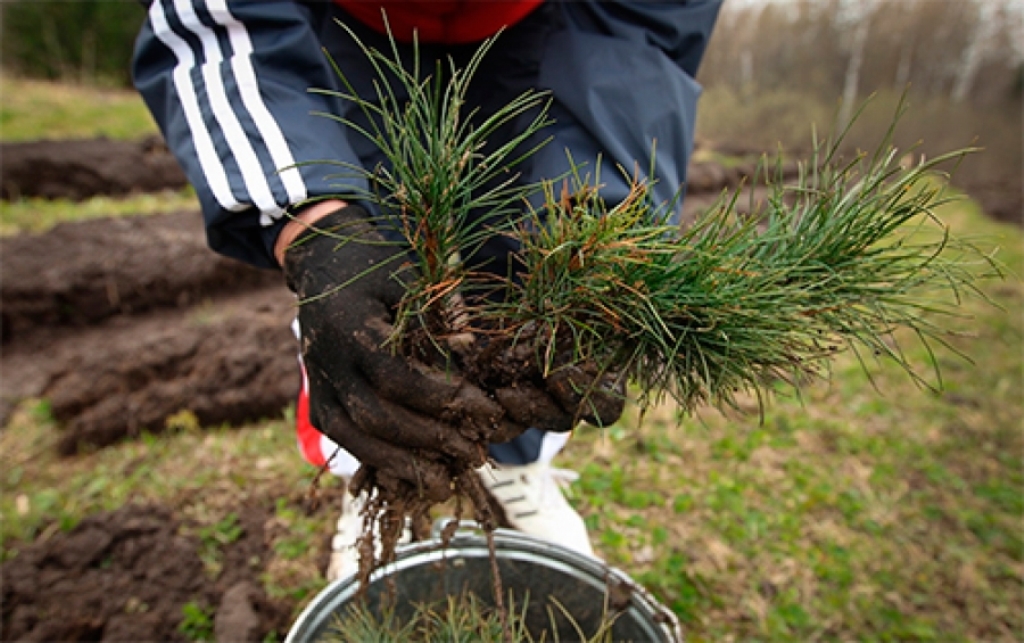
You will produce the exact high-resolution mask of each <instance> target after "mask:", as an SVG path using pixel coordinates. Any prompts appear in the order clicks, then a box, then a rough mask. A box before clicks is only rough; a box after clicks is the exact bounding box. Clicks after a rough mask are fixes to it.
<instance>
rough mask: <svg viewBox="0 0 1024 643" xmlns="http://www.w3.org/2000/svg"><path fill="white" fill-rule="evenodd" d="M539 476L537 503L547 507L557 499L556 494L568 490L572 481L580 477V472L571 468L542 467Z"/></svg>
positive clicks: (558, 494)
mask: <svg viewBox="0 0 1024 643" xmlns="http://www.w3.org/2000/svg"><path fill="white" fill-rule="evenodd" d="M539 478H540V479H539V480H538V484H540V493H539V494H538V498H537V500H538V504H540V505H541V506H542V507H549V506H551V505H553V504H554V503H555V502H556V501H557V500H558V499H559V498H558V496H560V495H562V494H563V492H565V491H568V490H569V488H570V486H571V485H572V483H574V482H576V481H577V480H579V479H580V474H578V473H576V472H575V471H573V470H572V469H561V468H558V467H544V469H543V470H542V471H541V472H540V474H539ZM556 494H557V495H556Z"/></svg>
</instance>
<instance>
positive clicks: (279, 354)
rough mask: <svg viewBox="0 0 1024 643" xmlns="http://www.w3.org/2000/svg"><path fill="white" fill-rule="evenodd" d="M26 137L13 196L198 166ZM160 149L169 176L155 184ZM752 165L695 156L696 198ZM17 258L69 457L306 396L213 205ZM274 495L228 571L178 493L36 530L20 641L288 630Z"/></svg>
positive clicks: (8, 592) (693, 203)
mask: <svg viewBox="0 0 1024 643" xmlns="http://www.w3.org/2000/svg"><path fill="white" fill-rule="evenodd" d="M44 148H45V149H44ZM12 149H13V148H12V146H5V149H4V150H3V155H4V165H3V177H2V185H3V193H4V195H5V196H9V195H19V194H20V195H28V194H36V195H42V196H49V197H56V196H73V197H83V196H87V195H90V194H100V193H114V194H119V193H125V192H127V191H129V190H131V189H143V190H150V189H161V188H164V187H174V186H175V185H180V181H181V178H180V174H175V172H174V171H173V170H174V168H173V167H171V168H170V169H168V166H167V164H166V158H165V157H164V156H163V155H164V153H163V152H162V151H161V150H160V146H158V145H155V144H153V143H152V142H149V143H145V144H142V145H127V144H116V145H115V144H113V143H111V142H109V141H93V142H91V143H90V142H79V143H76V144H75V145H73V146H63V147H62V146H61V145H60V144H59V143H56V144H53V145H49V144H48V145H47V146H36V147H35V148H29V147H23V148H20V149H17V150H14V152H13V153H12V151H11V150H12ZM119 155H120V156H119ZM154 163H156V164H159V165H160V167H162V168H164V169H163V170H162V172H164V171H165V173H164V174H163V175H162V176H164V178H163V179H161V180H159V181H156V182H152V181H150V182H143V181H142V179H141V178H139V177H142V176H149V177H153V176H155V174H156V173H154V172H152V171H150V170H149V169H145V168H147V167H149V168H150V169H151V168H152V167H154V165H153V164H154ZM146 164H149V165H148V166H147V165H146ZM54 168H56V169H54ZM97 168H104V169H102V170H99V169H97ZM139 168H143V169H145V171H143V172H138V173H135V174H133V172H134V171H137V170H139ZM743 173H744V172H743V171H742V170H739V169H729V170H727V169H724V168H722V167H720V166H716V165H699V166H695V167H694V168H693V170H692V172H691V179H692V186H691V194H690V198H689V199H688V202H687V207H688V210H689V211H690V212H693V211H696V210H697V209H699V208H700V207H701V206H703V205H705V204H707V203H708V202H709V201H710V200H711V198H713V195H715V194H716V193H717V192H719V191H720V190H721V189H722V188H724V187H726V186H729V185H735V184H736V183H737V181H738V180H739V177H740V176H741V175H742V174H743ZM55 175H56V176H60V177H62V179H64V181H63V183H64V185H63V186H62V187H60V188H58V187H54V186H53V184H52V181H51V178H52V177H53V176H55ZM69 177H70V179H69ZM133 177H134V178H133ZM34 179H38V181H37V182H36V181H34ZM979 189H980V190H981V192H980V193H979V195H980V196H983V197H984V198H985V199H987V201H988V202H989V203H990V204H991V212H992V213H993V214H996V215H999V216H1000V217H1001V218H1005V219H1010V220H1018V219H1019V215H1020V194H1019V190H1017V191H1015V190H1014V189H1013V187H1012V186H1010V187H1009V188H1007V189H1000V188H999V187H998V186H988V187H984V189H981V188H979ZM0 270H2V274H3V282H2V292H0V304H2V315H3V319H2V333H3V335H2V336H3V345H2V349H3V350H2V356H0V368H2V372H3V375H4V377H3V387H2V391H0V420H2V421H3V422H4V423H6V419H7V417H8V415H9V413H10V412H11V410H12V409H13V408H14V407H15V405H16V404H17V403H18V402H19V401H20V400H24V399H28V398H36V397H45V398H47V399H49V400H50V401H51V403H52V411H53V415H54V417H55V418H56V419H57V420H58V421H59V422H60V423H61V425H62V427H63V434H62V435H63V437H62V439H61V440H60V443H59V447H58V448H59V450H60V452H61V454H63V455H71V454H74V453H76V452H78V451H79V450H81V449H83V448H90V449H93V448H102V447H104V446H108V445H111V444H114V443H116V442H118V441H121V440H126V439H132V438H135V437H137V436H139V435H141V433H142V432H143V431H144V430H145V431H148V432H157V431H159V430H161V429H162V428H163V426H164V422H165V419H166V418H167V417H168V416H169V415H171V414H173V413H176V412H179V411H181V410H183V409H187V410H189V411H191V412H192V413H194V415H195V417H196V418H197V419H198V420H199V422H200V423H201V424H204V425H207V424H221V423H228V424H233V425H234V424H241V423H244V422H247V421H253V420H258V419H260V418H265V417H268V416H275V415H279V414H280V411H281V409H282V408H284V407H285V406H286V405H288V404H289V403H290V402H292V400H293V398H294V395H295V392H296V390H297V387H298V372H297V369H296V362H295V351H296V345H295V342H294V340H293V338H292V336H291V332H290V330H289V324H290V321H291V319H292V316H293V314H294V301H293V299H292V297H291V295H290V293H289V292H288V291H287V290H286V289H285V287H284V285H283V281H282V279H281V276H280V275H279V274H277V273H276V272H271V271H258V270H256V269H253V268H249V267H247V266H244V265H241V264H238V263H236V262H233V261H230V260H227V259H223V258H220V257H217V256H215V255H214V254H213V253H211V252H210V251H208V250H207V249H206V247H205V242H204V237H203V232H202V229H201V225H200V218H199V215H198V213H194V212H183V213H177V214H167V215H154V216H147V217H134V218H131V217H130V218H118V219H109V220H95V221H89V222H82V223H75V224H63V225H60V226H58V227H56V228H55V229H53V230H52V231H49V232H47V233H44V234H40V235H32V236H22V237H15V238H9V239H4V240H2V241H0ZM274 501H275V498H266V499H264V500H263V501H258V502H251V503H248V504H245V505H244V506H242V507H240V508H239V511H238V526H239V527H240V529H241V532H240V534H241V535H240V537H238V538H237V539H236V540H234V541H233V542H231V543H229V544H226V545H225V546H224V557H225V558H224V564H223V567H222V570H223V571H221V572H220V573H219V574H218V575H216V577H215V578H213V579H212V580H211V575H210V574H206V573H204V568H203V565H204V563H203V560H202V555H201V554H202V548H203V543H202V539H201V538H199V537H198V536H187V535H183V533H187V532H188V529H187V526H188V525H187V524H186V521H185V519H184V518H182V517H181V516H178V515H176V513H175V510H174V508H173V507H161V506H139V505H127V506H125V507H123V508H121V509H119V510H116V511H113V512H111V513H106V514H100V515H96V516H93V517H91V518H89V519H87V520H85V521H83V522H82V523H80V524H79V525H78V526H77V527H75V528H74V529H73V530H72V531H70V532H68V533H56V534H53V533H50V534H44V535H43V536H41V537H40V538H39V539H38V540H37V541H36V542H35V543H23V544H21V546H19V547H18V549H19V554H18V555H17V556H16V557H15V558H13V559H12V560H10V561H8V562H7V563H5V564H4V565H3V569H2V576H3V588H2V591H3V594H2V599H3V600H2V619H3V620H2V625H3V628H2V629H3V638H4V640H21V641H51V640H62V641H93V640H104V641H115V640H116V641H130V640H153V639H158V640H162V641H175V640H187V638H188V637H187V636H186V635H185V634H184V633H183V632H182V631H181V630H180V628H179V624H180V622H181V615H182V613H183V612H182V610H183V608H185V606H186V605H187V604H188V603H189V602H190V601H196V600H200V601H203V602H205V603H206V604H208V605H212V606H216V634H217V638H218V640H261V639H264V638H265V637H266V636H267V635H268V634H269V633H276V634H277V635H278V636H283V633H284V632H286V631H287V628H288V618H289V617H290V614H291V610H292V609H293V607H294V606H293V605H291V604H288V603H287V602H285V601H281V600H277V601H274V600H271V599H270V598H268V597H267V596H266V595H265V594H264V591H263V589H262V586H261V583H260V573H261V571H262V567H261V565H263V564H264V562H263V561H265V560H266V556H265V553H266V552H265V549H266V538H265V533H264V530H265V528H266V525H267V524H268V523H269V522H270V520H269V518H270V517H271V516H272V512H273V507H274ZM183 527H185V528H186V529H183ZM7 546H9V545H8V544H5V547H7ZM125 596H128V597H131V598H130V599H129V600H128V602H127V603H125V600H124V597H125Z"/></svg>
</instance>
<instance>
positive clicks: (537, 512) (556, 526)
mask: <svg viewBox="0 0 1024 643" xmlns="http://www.w3.org/2000/svg"><path fill="white" fill-rule="evenodd" d="M477 473H478V474H479V476H480V479H481V480H482V481H483V483H484V486H485V487H487V489H488V491H490V492H491V495H493V496H494V498H495V499H496V500H497V501H498V502H499V503H501V506H502V508H503V509H504V510H505V517H506V518H508V521H509V522H510V523H511V524H512V526H513V527H515V528H516V529H518V530H519V531H521V532H523V533H525V534H529V535H531V536H535V537H537V538H540V539H542V540H546V541H548V542H552V543H555V544H557V545H562V546H563V547H567V548H569V549H571V550H573V551H576V552H579V553H581V554H585V555H587V556H591V557H593V556H594V548H593V547H591V545H590V537H589V536H588V535H587V526H586V525H585V524H584V522H583V517H582V516H580V515H579V514H578V513H576V510H575V509H573V508H572V505H570V504H569V501H568V500H566V499H565V496H564V495H563V494H562V487H565V486H567V485H568V484H569V483H571V482H574V481H575V480H576V479H577V478H579V476H578V475H577V474H576V472H574V471H568V470H566V469H555V468H553V467H551V466H550V465H548V464H546V463H541V462H535V463H533V464H527V465H490V464H485V465H484V466H482V467H480V468H479V469H477Z"/></svg>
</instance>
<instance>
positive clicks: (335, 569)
mask: <svg viewBox="0 0 1024 643" xmlns="http://www.w3.org/2000/svg"><path fill="white" fill-rule="evenodd" d="M369 497H370V496H369V494H368V493H367V492H365V491H364V492H362V493H360V494H359V495H358V496H354V497H353V496H352V494H350V493H348V492H345V494H344V495H343V497H342V501H341V516H339V517H338V527H337V531H336V532H335V533H334V537H333V538H331V560H330V562H329V563H328V564H327V573H326V574H325V575H326V577H327V580H328V582H333V581H336V580H338V579H339V578H347V577H349V576H355V575H356V573H358V572H359V537H360V536H361V535H362V533H363V507H365V506H366V503H367V501H368V500H369ZM411 540H412V530H411V529H410V528H409V525H406V526H405V529H404V530H403V532H402V536H401V537H400V538H399V540H398V542H399V543H400V544H404V543H408V542H410V541H411ZM376 547H377V553H378V554H379V553H380V543H379V542H377V543H376Z"/></svg>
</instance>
